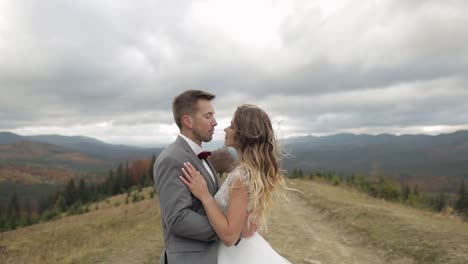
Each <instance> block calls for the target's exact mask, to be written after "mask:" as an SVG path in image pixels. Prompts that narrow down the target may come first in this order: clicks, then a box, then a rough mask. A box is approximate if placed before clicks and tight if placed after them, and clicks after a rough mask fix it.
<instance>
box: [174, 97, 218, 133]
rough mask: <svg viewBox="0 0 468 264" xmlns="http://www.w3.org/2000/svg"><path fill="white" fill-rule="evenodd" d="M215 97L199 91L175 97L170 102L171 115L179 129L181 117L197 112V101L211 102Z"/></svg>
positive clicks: (180, 127)
mask: <svg viewBox="0 0 468 264" xmlns="http://www.w3.org/2000/svg"><path fill="white" fill-rule="evenodd" d="M215 97H216V96H215V95H214V94H212V93H209V92H205V91H200V90H188V91H185V92H183V93H181V94H179V95H178V96H176V97H175V98H174V101H172V113H173V114H174V120H175V122H176V124H177V126H178V127H179V129H182V116H184V115H194V114H195V113H196V112H197V110H198V109H197V108H196V106H197V102H198V100H200V99H204V100H208V101H211V100H213V99H214V98H215Z"/></svg>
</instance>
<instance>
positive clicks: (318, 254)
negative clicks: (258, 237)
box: [265, 193, 403, 264]
mask: <svg viewBox="0 0 468 264" xmlns="http://www.w3.org/2000/svg"><path fill="white" fill-rule="evenodd" d="M288 198H289V201H284V200H283V201H280V202H278V203H277V205H276V207H275V208H274V209H273V212H272V215H271V224H270V230H269V233H268V234H267V235H266V236H265V237H266V238H267V239H268V241H269V242H270V243H271V245H272V246H273V247H274V248H275V249H276V250H278V251H279V252H280V253H281V254H282V255H283V256H285V257H286V258H287V259H289V260H290V261H291V262H292V263H312V264H333V263H340V264H347V263H349V264H352V263H353V264H367V263H369V264H380V263H382V264H384V263H403V262H401V261H399V262H389V261H388V260H386V259H385V258H384V257H383V256H382V254H379V252H378V251H375V250H374V249H369V248H363V247H360V246H359V243H358V241H356V238H349V237H346V236H344V235H343V234H342V233H341V232H340V231H339V230H338V229H337V228H336V227H335V226H333V224H332V223H330V221H328V220H327V217H326V216H325V215H324V214H323V213H321V212H320V211H319V210H318V209H316V208H313V207H312V206H311V205H309V204H308V203H307V202H306V201H305V200H304V199H302V198H301V197H300V195H298V194H297V193H289V194H288Z"/></svg>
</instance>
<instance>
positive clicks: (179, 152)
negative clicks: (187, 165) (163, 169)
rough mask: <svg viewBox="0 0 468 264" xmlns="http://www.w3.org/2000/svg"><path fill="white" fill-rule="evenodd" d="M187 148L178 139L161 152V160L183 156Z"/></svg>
mask: <svg viewBox="0 0 468 264" xmlns="http://www.w3.org/2000/svg"><path fill="white" fill-rule="evenodd" d="M185 152H186V151H185V149H184V148H183V146H181V145H180V144H179V143H178V142H177V141H175V142H173V143H171V144H169V145H168V146H167V147H166V148H165V149H163V150H162V151H161V153H160V154H159V157H158V158H159V159H160V160H172V159H177V158H178V157H180V156H183V155H184V153H185Z"/></svg>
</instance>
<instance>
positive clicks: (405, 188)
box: [402, 184, 411, 201]
mask: <svg viewBox="0 0 468 264" xmlns="http://www.w3.org/2000/svg"><path fill="white" fill-rule="evenodd" d="M410 193H411V190H410V188H409V186H408V184H405V186H403V192H402V197H403V201H406V200H408V197H409V195H410Z"/></svg>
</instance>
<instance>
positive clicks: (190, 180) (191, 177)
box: [180, 162, 211, 201]
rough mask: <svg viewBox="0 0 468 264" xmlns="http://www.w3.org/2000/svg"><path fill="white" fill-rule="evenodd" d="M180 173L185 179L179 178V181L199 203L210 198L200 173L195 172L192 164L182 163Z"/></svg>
mask: <svg viewBox="0 0 468 264" xmlns="http://www.w3.org/2000/svg"><path fill="white" fill-rule="evenodd" d="M182 173H183V174H184V176H185V178H184V177H182V176H180V179H181V180H182V182H183V183H184V184H185V185H186V186H187V187H188V188H189V190H190V192H192V193H193V195H195V196H196V197H197V198H198V199H199V200H200V201H203V199H206V198H208V197H211V194H210V192H209V191H208V186H207V184H206V181H205V178H203V176H202V175H201V174H200V172H199V171H197V170H196V169H195V168H194V167H193V166H192V164H190V163H189V162H186V163H184V168H182Z"/></svg>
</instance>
